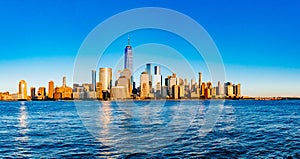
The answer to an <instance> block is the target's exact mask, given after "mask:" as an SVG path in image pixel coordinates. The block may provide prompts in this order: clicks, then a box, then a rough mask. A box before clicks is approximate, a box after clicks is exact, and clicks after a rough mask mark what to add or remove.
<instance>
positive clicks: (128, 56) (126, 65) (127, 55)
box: [124, 35, 133, 74]
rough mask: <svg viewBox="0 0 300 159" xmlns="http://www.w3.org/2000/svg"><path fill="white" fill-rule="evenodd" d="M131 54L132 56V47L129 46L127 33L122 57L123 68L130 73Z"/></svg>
mask: <svg viewBox="0 0 300 159" xmlns="http://www.w3.org/2000/svg"><path fill="white" fill-rule="evenodd" d="M132 58H133V56H132V47H131V46H130V38H129V35H128V45H127V46H126V47H125V58H124V69H126V68H127V69H129V70H130V72H131V74H133V72H132V70H133V66H132V65H133V59H132Z"/></svg>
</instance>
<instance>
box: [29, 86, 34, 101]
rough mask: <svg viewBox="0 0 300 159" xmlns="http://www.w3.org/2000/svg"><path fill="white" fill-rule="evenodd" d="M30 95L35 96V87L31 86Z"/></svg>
mask: <svg viewBox="0 0 300 159" xmlns="http://www.w3.org/2000/svg"><path fill="white" fill-rule="evenodd" d="M30 96H31V99H34V98H35V87H31V88H30Z"/></svg>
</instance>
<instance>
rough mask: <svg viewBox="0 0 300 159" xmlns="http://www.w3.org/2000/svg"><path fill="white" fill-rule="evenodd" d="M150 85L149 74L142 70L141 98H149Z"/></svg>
mask: <svg viewBox="0 0 300 159" xmlns="http://www.w3.org/2000/svg"><path fill="white" fill-rule="evenodd" d="M149 94H150V86H149V75H148V73H147V72H142V74H141V76H140V98H141V99H145V98H149Z"/></svg>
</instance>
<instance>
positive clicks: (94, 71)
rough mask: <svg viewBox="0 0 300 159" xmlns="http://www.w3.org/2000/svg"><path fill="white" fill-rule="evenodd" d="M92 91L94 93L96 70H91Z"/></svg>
mask: <svg viewBox="0 0 300 159" xmlns="http://www.w3.org/2000/svg"><path fill="white" fill-rule="evenodd" d="M92 91H96V70H92Z"/></svg>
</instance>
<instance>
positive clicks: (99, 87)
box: [96, 82, 103, 99]
mask: <svg viewBox="0 0 300 159" xmlns="http://www.w3.org/2000/svg"><path fill="white" fill-rule="evenodd" d="M96 98H97V99H103V94H102V83H100V82H97V84H96Z"/></svg>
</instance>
